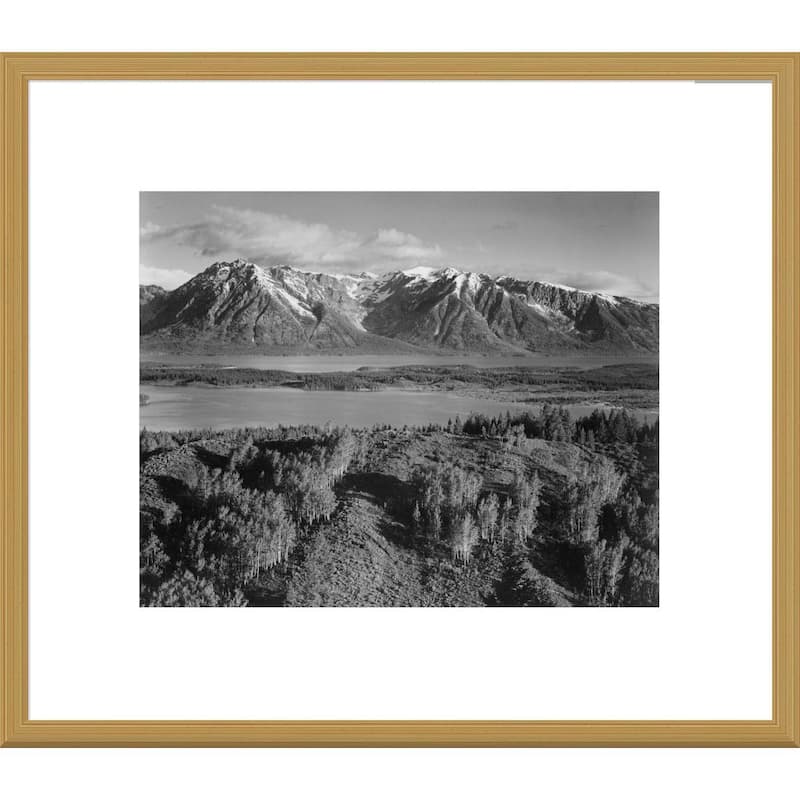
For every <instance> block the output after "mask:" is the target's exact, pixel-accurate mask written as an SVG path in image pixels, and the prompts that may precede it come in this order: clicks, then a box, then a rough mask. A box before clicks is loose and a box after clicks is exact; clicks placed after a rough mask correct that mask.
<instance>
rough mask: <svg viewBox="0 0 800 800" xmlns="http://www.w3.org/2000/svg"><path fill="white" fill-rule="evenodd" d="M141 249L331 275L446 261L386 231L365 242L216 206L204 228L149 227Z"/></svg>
mask: <svg viewBox="0 0 800 800" xmlns="http://www.w3.org/2000/svg"><path fill="white" fill-rule="evenodd" d="M140 241H141V243H142V245H146V244H150V243H155V242H170V243H172V244H175V245H178V246H181V247H188V248H192V249H193V250H195V251H196V252H198V253H199V254H200V255H202V256H204V257H206V258H213V259H215V260H222V259H232V258H243V259H246V260H248V261H253V262H255V263H256V264H260V265H262V266H271V265H275V264H291V265H293V266H297V267H304V268H306V269H320V270H323V271H330V270H333V269H340V270H349V271H355V270H362V269H364V270H365V269H378V270H383V269H386V270H389V269H399V268H403V267H405V266H410V265H413V264H418V263H420V262H428V263H431V264H434V265H435V264H437V263H439V262H440V261H441V259H442V252H441V249H440V248H439V247H438V246H436V245H430V244H427V243H426V242H423V241H422V240H421V239H419V238H418V237H416V236H414V235H413V234H410V233H405V232H403V231H399V230H397V229H395V228H382V229H379V230H377V231H375V232H374V233H372V234H370V235H368V236H363V235H360V234H357V233H354V232H353V231H348V230H343V229H339V228H332V227H331V226H329V225H325V224H322V223H310V222H304V221H302V220H298V219H293V218H292V217H288V216H286V215H284V214H271V213H267V212H263V211H252V210H249V209H239V208H232V207H230V206H213V207H212V208H211V210H210V212H209V214H208V215H207V217H206V218H205V219H204V220H203V221H202V222H197V223H194V224H191V225H174V226H160V225H155V224H153V223H150V222H146V223H145V224H144V225H143V226H142V227H141V229H140Z"/></svg>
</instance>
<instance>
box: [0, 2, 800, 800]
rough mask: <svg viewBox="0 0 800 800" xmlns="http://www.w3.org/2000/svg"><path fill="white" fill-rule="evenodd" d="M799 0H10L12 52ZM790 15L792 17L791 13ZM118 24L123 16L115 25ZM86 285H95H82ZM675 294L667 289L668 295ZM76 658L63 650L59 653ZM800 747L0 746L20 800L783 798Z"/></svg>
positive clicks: (255, 40) (326, 38)
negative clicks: (114, 799)
mask: <svg viewBox="0 0 800 800" xmlns="http://www.w3.org/2000/svg"><path fill="white" fill-rule="evenodd" d="M792 5H793V4H791V3H775V2H767V3H761V4H759V5H758V7H754V6H753V5H752V3H741V2H740V3H697V2H686V1H685V0H679V1H678V2H671V3H669V4H666V3H662V4H648V5H647V7H646V9H647V10H645V7H644V6H643V5H642V4H640V3H633V2H628V3H620V2H610V3H604V4H596V3H591V2H573V3H569V4H563V5H562V6H557V5H556V4H546V5H544V4H542V5H539V4H533V3H509V2H495V3H493V4H492V5H491V6H490V7H487V6H486V4H485V3H470V2H460V3H439V4H432V3H421V2H413V1H411V2H405V3H403V4H402V5H400V4H396V5H394V4H384V5H383V6H382V7H380V9H379V7H378V6H377V5H375V4H373V3H352V2H351V3H347V2H339V3H336V4H327V3H294V4H292V5H291V6H290V5H289V4H285V3H283V4H265V3H262V4H258V5H257V6H256V5H255V4H250V3H242V2H228V3H226V4H225V5H224V7H220V6H219V4H217V3H213V4H212V3H202V2H201V3H197V2H195V3H191V4H189V3H174V4H166V3H163V2H158V3H155V2H139V3H137V4H135V5H134V4H131V5H130V6H129V7H126V6H124V5H120V4H117V5H115V6H113V7H112V6H109V5H107V4H105V3H103V4H101V3H87V2H83V3H80V2H78V3H70V4H55V3H36V2H30V3H27V4H25V5H24V6H23V5H22V4H20V3H15V4H14V6H13V7H12V8H2V14H1V15H0V19H2V20H3V23H2V26H3V27H2V29H0V46H2V48H3V49H17V50H19V49H51V50H58V49H109V50H112V49H125V50H136V49H151V50H156V49H173V50H181V49H182V50H214V49H218V50H224V49H238V50H248V49H254V50H255V49H276V50H281V49H282V50H298V49H327V50H337V49H339V50H345V49H351V50H352V49H361V50H381V49H383V50H404V49H443V50H445V49H446V50H469V49H474V50H490V49H501V50H503V49H505V50H513V49H527V50H559V49H563V50H640V51H641V50H691V49H706V50H712V49H716V50H730V49H749V50H758V49H795V50H796V49H798V39H800V36H799V35H798V33H797V30H798V24H797V23H798V19H797V12H796V11H794V10H792ZM781 14H782V15H783V16H781ZM112 23H113V24H112ZM87 291H97V290H96V289H87ZM665 299H666V298H665ZM62 655H64V657H66V656H65V654H62ZM799 765H800V760H798V757H797V753H796V752H791V753H787V752H775V751H771V752H769V751H747V752H726V751H718V752H713V751H712V752H706V751H702V752H701V751H605V750H604V751H596V752H587V751H555V752H551V751H513V752H512V751H482V752H475V751H468V752H465V751H459V752H439V751H430V752H419V751H415V752H364V751H362V752H356V753H351V752H341V751H331V752H319V751H301V752H297V751H293V752H287V751H282V752H277V753H276V752H262V751H213V752H212V751H201V752H192V751H188V752H186V751H184V752H176V751H161V752H157V751H128V752H104V751H99V752H98V751H82V752H81V751H78V752H76V751H66V752H64V751H61V752H43V751H38V752H9V751H5V752H3V753H2V754H0V772H1V773H2V780H3V783H4V788H5V787H8V789H9V795H10V796H13V797H52V796H62V797H63V796H68V797H72V796H75V797H78V796H80V797H107V796H109V795H114V796H118V797H142V796H152V797H168V796H194V797H219V796H221V795H224V794H231V795H234V794H236V793H240V794H241V793H244V792H247V793H248V794H249V795H253V794H259V795H260V794H264V795H267V794H269V795H274V794H284V795H289V796H296V797H317V796H328V797H329V796H335V797H373V796H375V795H376V794H377V795H379V796H387V797H401V796H402V797H407V796H408V795H409V794H412V793H413V794H416V795H419V796H424V797H435V796H442V795H444V796H450V795H458V796H460V797H476V798H477V797H486V796H488V795H491V794H498V795H503V794H510V793H512V792H513V793H514V794H523V793H524V794H533V793H541V794H542V795H543V796H553V795H556V796H566V797H573V796H574V797H583V796H586V795H587V794H590V793H591V795H592V796H593V797H640V796H641V795H642V794H646V795H648V796H651V797H674V796H675V795H676V794H678V793H681V794H682V795H686V796H689V797H700V796H707V795H709V794H714V795H718V796H727V797H742V798H744V797H753V796H772V795H773V794H775V793H777V792H778V791H786V790H788V788H789V787H790V786H793V785H794V783H795V781H796V774H797V769H798V766H799Z"/></svg>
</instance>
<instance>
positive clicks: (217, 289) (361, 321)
mask: <svg viewBox="0 0 800 800" xmlns="http://www.w3.org/2000/svg"><path fill="white" fill-rule="evenodd" d="M139 306H140V333H141V337H142V339H141V340H142V348H143V349H149V350H159V349H171V350H183V351H198V350H199V351H210V350H220V351H225V350H226V349H237V350H243V349H246V350H252V351H254V352H259V353H287V352H314V351H319V352H342V351H349V350H352V351H358V352H362V353H363V352H374V353H390V352H443V351H444V352H465V353H468V352H474V353H491V352H505V353H514V352H516V353H525V352H536V353H552V352H565V351H586V352H592V351H598V352H608V353H615V354H616V353H620V354H622V353H657V352H658V327H659V307H658V305H657V304H654V303H642V302H639V301H637V300H632V299H629V298H626V297H619V296H612V295H608V294H603V293H599V292H587V291H582V290H579V289H573V288H570V287H567V286H559V285H556V284H552V283H547V282H544V281H524V280H520V279H517V278H514V277H511V276H502V277H491V276H489V275H485V274H482V273H475V272H467V271H461V270H457V269H453V268H450V267H444V268H437V267H425V266H420V267H415V268H413V269H408V270H403V271H398V272H391V273H388V274H385V275H375V274H373V273H369V272H363V273H360V274H358V275H330V274H325V273H314V272H305V271H302V270H299V269H295V268H293V267H291V266H285V265H281V266H272V267H260V266H257V265H256V264H253V263H250V262H247V261H242V260H237V261H232V262H217V263H215V264H212V265H211V266H210V267H208V269H206V270H205V271H203V272H201V273H199V274H198V275H196V276H195V277H193V278H191V279H190V280H188V281H187V282H186V283H184V284H183V285H182V286H179V287H178V288H177V289H174V290H172V291H167V290H165V289H162V288H161V287H159V286H153V285H149V286H140V287H139Z"/></svg>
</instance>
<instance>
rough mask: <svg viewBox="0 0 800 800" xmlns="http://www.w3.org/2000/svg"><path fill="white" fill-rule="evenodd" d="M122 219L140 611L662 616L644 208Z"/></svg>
mask: <svg viewBox="0 0 800 800" xmlns="http://www.w3.org/2000/svg"><path fill="white" fill-rule="evenodd" d="M139 226H140V275H139V283H140V286H139V319H140V362H139V370H140V375H139V384H140V388H139V420H140V439H139V442H140V444H139V455H140V467H139V487H140V488H139V511H140V565H139V568H140V580H139V587H140V598H139V602H140V605H141V606H179V607H186V606H238V607H243V606H273V607H275V606H312V607H321V606H350V607H365V606H378V607H382V606H386V607H388V606H404V607H442V606H465V607H481V606H490V607H498V608H501V607H537V606H545V607H586V606H605V607H631V606H634V607H637V606H639V607H641V606H658V604H659V522H658V520H659V452H658V446H659V275H658V264H659V195H658V193H657V192H652V191H646V192H534V191H532V192H390V191H387V192H272V191H267V192H222V191H220V192H212V191H209V192H180V191H174V192H142V193H141V194H140V220H139Z"/></svg>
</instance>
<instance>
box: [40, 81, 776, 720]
mask: <svg viewBox="0 0 800 800" xmlns="http://www.w3.org/2000/svg"><path fill="white" fill-rule="evenodd" d="M29 108H30V202H31V206H30V262H29V275H30V345H29V353H30V387H29V394H30V454H29V461H30V529H29V530H30V564H31V570H30V581H31V582H30V587H31V596H30V715H31V717H32V718H33V719H71V718H86V719H126V718H127V719H132V718H138V719H154V718H155V719H158V718H168V719H183V718H196V719H226V718H230V719H316V718H321V719H341V718H351V719H369V718H375V719H397V718H404V719H428V718H430V719H457V718H462V719H570V718H572V719H613V718H618V719H725V718H727V719H758V718H761V719H768V718H769V717H770V715H771V693H770V685H771V661H770V652H771V651H770V631H771V618H770V603H771V595H772V593H771V580H770V565H771V548H770V545H771V522H770V506H771V482H770V466H771V436H770V434H771V418H770V406H771V379H770V377H771V373H770V364H771V358H770V346H771V240H770V232H771V214H770V198H771V177H770V176H771V149H770V145H771V132H770V128H771V119H772V116H771V110H770V109H771V87H770V86H769V85H768V84H766V83H762V84H747V85H744V84H694V83H691V82H681V83H666V82H661V83H655V84H651V83H644V82H616V83H613V82H612V83H602V84H600V83H590V82H582V83H581V82H578V83H563V82H551V83H541V82H500V83H498V82H481V83H477V84H476V83H468V82H437V83H409V82H392V83H379V82H346V83H343V82H337V83H325V82H302V83H287V82H275V83H265V82H258V83H257V82H242V83H223V82H216V83H201V82H169V83H166V82H164V83H156V84H152V83H139V82H125V83H114V82H81V83H73V82H69V83H67V82H50V83H45V82H35V83H33V85H32V86H31V90H30V101H29ZM409 117H413V118H414V120H415V122H414V123H412V124H409V123H408V122H407V120H408V118H409ZM65 120H72V121H73V122H72V123H70V124H64V121H65ZM351 122H352V123H354V124H350V123H351ZM96 165H102V166H101V167H100V168H99V169H98V167H97V166H96ZM289 187H291V188H296V189H312V188H313V189H323V190H324V189H384V188H390V189H392V190H399V189H430V190H436V189H445V190H469V189H480V190H504V189H515V190H520V189H522V190H537V189H543V190H551V189H564V190H570V189H576V190H592V189H599V190H602V189H614V190H620V189H632V190H653V189H655V190H658V191H659V192H660V272H661V292H660V299H661V305H662V314H661V321H660V322H661V335H660V343H661V362H662V365H663V366H662V371H661V391H660V398H659V399H660V408H661V422H662V424H661V439H662V444H661V448H660V459H661V482H660V490H661V606H660V608H658V609H625V610H617V609H610V610H609V609H604V610H598V609H569V610H564V609H536V610H530V609H392V610H389V609H347V610H339V609H323V610H319V609H292V610H286V609H280V608H278V609H274V608H273V609H249V610H247V611H244V612H243V611H240V610H238V609H192V610H188V609H140V608H139V607H138V599H137V594H138V579H139V575H138V558H137V552H138V538H139V534H138V513H137V510H138V494H139V482H138V458H137V446H138V437H137V435H136V434H137V430H138V405H137V392H138V325H137V319H138V310H139V307H138V302H137V300H136V297H137V291H136V282H137V279H138V271H137V266H138V242H137V238H138V214H137V205H138V192H139V189H143V188H146V189H200V188H208V189H211V188H222V189H230V188H236V189H250V190H253V189H255V190H258V189H281V188H289ZM87 289H89V291H87ZM95 289H100V290H101V296H100V297H97V296H95V295H94V290H95ZM743 374H745V375H746V382H745V384H744V386H743V384H742V377H743ZM76 376H77V380H76ZM92 376H97V377H95V378H93V377H92ZM731 498H737V501H736V502H731ZM74 519H77V520H80V521H81V522H80V524H78V525H69V526H68V527H67V529H66V530H65V520H74ZM744 586H746V587H747V588H746V590H743V587H744ZM55 598H58V601H57V602H54V599H55ZM65 649H68V650H70V652H71V657H70V658H68V659H64V658H62V654H63V653H64V651H65ZM233 675H235V676H236V678H235V680H230V679H229V678H230V677H231V676H233ZM123 686H124V690H122V688H121V687H123Z"/></svg>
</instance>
